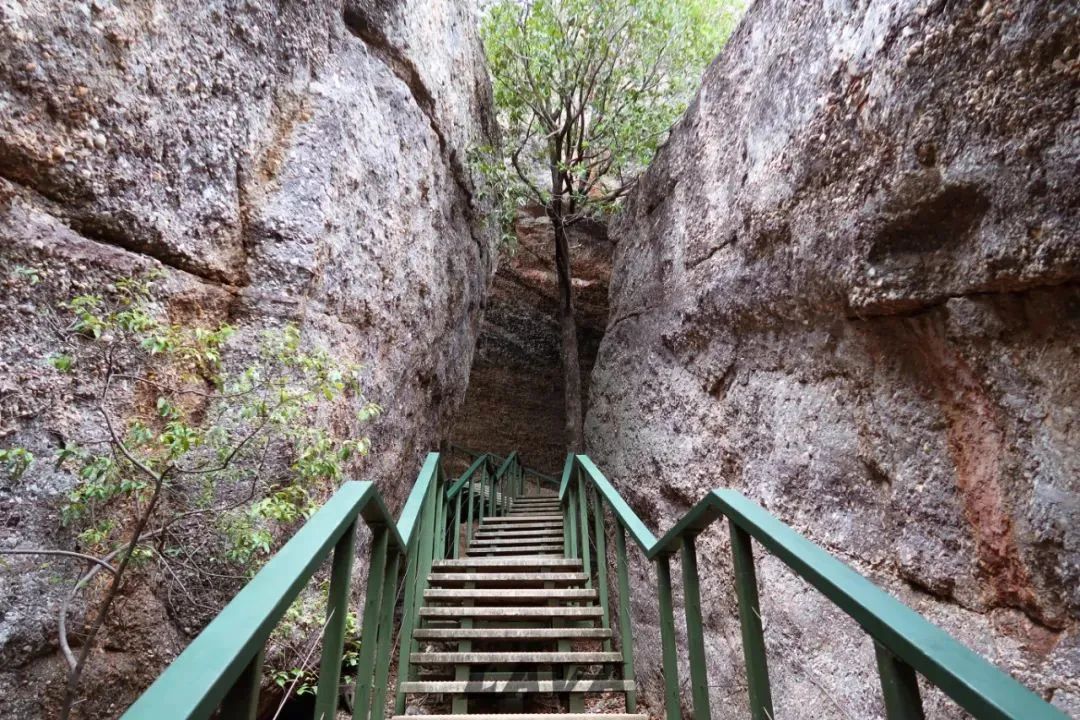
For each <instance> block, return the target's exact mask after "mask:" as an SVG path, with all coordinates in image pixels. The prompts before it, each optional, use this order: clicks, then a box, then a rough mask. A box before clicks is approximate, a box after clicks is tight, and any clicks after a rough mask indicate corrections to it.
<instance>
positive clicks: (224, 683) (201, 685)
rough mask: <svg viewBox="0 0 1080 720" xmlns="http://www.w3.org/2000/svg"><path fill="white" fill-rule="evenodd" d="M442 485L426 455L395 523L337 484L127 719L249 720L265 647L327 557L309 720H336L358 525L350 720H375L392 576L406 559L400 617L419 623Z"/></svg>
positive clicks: (366, 488) (371, 495) (386, 653)
mask: <svg viewBox="0 0 1080 720" xmlns="http://www.w3.org/2000/svg"><path fill="white" fill-rule="evenodd" d="M440 478H441V470H440V464H439V455H438V453H429V454H428V456H427V458H426V459H425V461H424V465H423V467H422V468H421V470H420V474H419V476H418V477H417V480H416V483H415V484H414V485H413V488H412V491H411V492H410V494H409V497H408V499H407V500H406V503H405V506H404V508H403V509H402V513H401V517H400V519H399V520H398V522H397V523H396V524H395V523H394V522H393V519H392V518H391V517H390V514H389V513H388V512H387V510H386V505H385V504H384V502H383V500H382V497H381V496H380V495H379V493H378V491H377V490H376V489H375V486H374V484H373V483H370V482H347V483H345V484H344V485H342V486H341V488H339V489H338V490H337V492H335V493H334V495H333V496H332V497H331V498H330V499H329V500H328V501H327V502H326V504H325V505H323V507H322V508H321V509H320V510H319V511H318V512H317V513H315V515H313V516H312V517H311V518H310V519H309V520H308V521H307V522H306V523H305V524H304V525H303V527H301V528H300V529H299V530H298V531H297V533H296V534H295V535H294V536H293V537H292V539H290V540H289V541H288V542H287V543H286V544H285V546H284V547H282V548H281V550H279V551H278V552H277V553H276V554H275V555H274V557H272V558H271V559H270V561H269V562H267V564H266V565H265V566H264V567H263V568H262V570H260V571H259V572H258V573H257V574H256V575H255V577H254V578H252V580H251V581H250V582H249V583H248V584H247V585H245V586H244V588H243V589H242V590H241V591H240V592H239V593H238V594H237V595H236V597H235V598H233V600H232V601H231V602H230V603H229V604H228V605H226V606H225V608H224V609H223V610H222V611H221V613H219V614H218V616H217V617H216V618H214V620H213V621H212V622H211V623H210V624H209V625H207V626H206V628H205V629H204V630H203V631H202V632H201V633H200V634H199V636H198V637H196V638H195V640H193V641H192V642H191V644H190V645H188V647H187V648H186V649H185V650H184V651H183V652H182V653H181V654H180V655H179V656H178V657H177V658H176V659H175V660H174V661H173V662H172V663H171V664H170V665H169V667H168V668H166V669H165V672H163V673H162V674H161V676H160V677H158V678H157V680H156V681H155V682H154V683H153V684H152V685H151V686H150V687H149V688H148V689H147V690H146V692H145V693H143V694H142V695H141V696H140V697H139V698H138V699H137V700H136V701H135V703H134V704H133V705H132V706H131V707H130V708H128V710H127V712H125V713H124V715H123V719H124V720H174V719H175V720H181V719H183V720H188V719H200V720H201V719H203V718H209V717H210V716H211V715H212V714H213V713H214V712H215V711H217V710H218V709H219V708H220V711H221V717H223V718H229V719H231V718H243V719H244V720H250V718H253V717H254V714H255V712H256V710H257V708H258V699H259V690H260V685H261V682H260V680H261V676H262V663H263V655H264V650H265V646H266V643H267V640H268V639H269V637H270V634H271V632H273V629H274V627H275V626H276V625H277V623H278V621H280V619H281V617H282V616H283V615H284V614H285V612H286V611H287V610H288V608H289V606H290V605H291V604H292V602H293V601H294V600H295V599H296V598H297V596H299V594H300V592H301V591H302V590H303V589H304V587H305V586H306V585H307V583H308V581H309V580H310V579H311V577H312V575H313V574H314V573H315V571H316V570H317V569H318V567H319V566H320V565H321V564H322V562H323V561H324V560H325V559H326V558H327V557H328V556H329V555H330V554H331V548H333V564H332V568H331V575H330V588H329V596H328V602H327V619H326V624H325V628H324V630H323V652H322V662H321V665H320V669H319V685H318V688H317V691H316V712H315V717H316V718H317V719H319V718H323V719H325V718H333V717H335V716H336V713H337V706H338V698H339V678H340V676H341V663H342V655H343V647H344V641H345V632H346V626H347V616H348V604H349V598H350V592H349V585H350V580H351V574H352V572H351V571H352V562H353V557H354V555H355V541H356V529H357V522H358V519H361V518H362V519H363V520H364V522H365V523H366V524H367V525H368V526H369V527H370V528H371V530H372V543H371V559H370V569H369V573H368V588H367V593H366V596H367V597H366V600H365V603H364V610H363V619H362V625H361V630H362V641H361V651H360V658H359V662H358V666H357V684H356V691H355V693H354V714H353V717H354V718H355V720H368V719H369V718H372V717H380V718H381V717H382V707H383V702H384V698H385V692H386V690H385V688H386V684H387V682H386V681H387V676H388V668H389V665H390V651H391V648H392V639H393V635H394V633H393V610H394V605H395V604H396V598H397V587H398V573H399V571H400V568H401V561H402V559H403V558H404V559H405V567H406V607H407V611H406V612H405V613H404V615H405V619H406V620H408V618H410V617H415V614H416V607H415V606H416V605H417V603H418V598H419V597H421V596H422V590H421V591H420V593H417V592H416V585H417V584H419V580H418V579H419V578H426V577H427V570H421V567H418V566H424V565H425V564H426V566H427V567H428V568H430V562H431V555H432V554H433V553H434V551H435V547H434V543H433V538H431V537H430V536H429V537H428V538H427V540H428V542H427V543H426V544H425V538H424V532H423V530H424V529H425V528H427V527H428V526H430V524H431V520H432V518H433V516H434V515H436V514H437V513H436V512H435V511H436V505H437V503H436V502H435V498H436V491H437V490H438V486H439V482H440ZM425 561H426V563H425ZM410 591H411V592H410ZM410 604H411V607H410Z"/></svg>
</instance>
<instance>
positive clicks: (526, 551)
mask: <svg viewBox="0 0 1080 720" xmlns="http://www.w3.org/2000/svg"><path fill="white" fill-rule="evenodd" d="M562 554H563V546H562V543H559V544H558V545H515V546H513V547H487V546H481V547H478V548H471V549H470V550H469V555H480V556H485V555H547V556H558V555H562Z"/></svg>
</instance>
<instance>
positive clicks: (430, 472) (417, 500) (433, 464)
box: [397, 453, 439, 552]
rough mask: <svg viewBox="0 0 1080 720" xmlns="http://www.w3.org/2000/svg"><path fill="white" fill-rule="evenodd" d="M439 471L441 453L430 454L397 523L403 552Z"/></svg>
mask: <svg viewBox="0 0 1080 720" xmlns="http://www.w3.org/2000/svg"><path fill="white" fill-rule="evenodd" d="M438 469H439V453H428V455H427V458H425V459H424V465H423V467H421V468H420V474H419V475H417V476H416V482H415V483H413V488H412V491H411V492H410V493H409V497H408V499H407V500H406V501H405V507H403V508H402V509H401V517H400V518H398V521H397V531H398V535H399V537H400V541H399V543H398V549H399V550H401V551H402V552H404V551H405V548H406V546H408V544H409V541H410V540H411V539H412V534H413V533H414V532H415V531H416V525H417V521H418V519H419V518H420V511H421V510H422V509H423V505H424V501H425V500H426V498H427V496H428V491H429V489H430V488H431V485H432V483H434V482H435V478H436V477H437V476H438Z"/></svg>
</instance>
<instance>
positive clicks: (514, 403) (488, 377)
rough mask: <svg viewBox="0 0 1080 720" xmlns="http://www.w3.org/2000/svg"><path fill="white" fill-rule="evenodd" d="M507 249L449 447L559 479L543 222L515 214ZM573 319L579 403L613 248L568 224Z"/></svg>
mask: <svg viewBox="0 0 1080 720" xmlns="http://www.w3.org/2000/svg"><path fill="white" fill-rule="evenodd" d="M515 235H516V245H515V247H514V248H513V249H512V250H510V251H508V252H506V253H504V255H505V256H504V257H503V259H502V261H501V262H500V263H499V268H498V271H497V272H496V273H495V278H494V281H493V283H492V288H491V297H490V299H489V302H488V306H487V308H486V309H485V311H484V318H483V322H482V323H481V329H480V336H479V338H478V340H477V343H476V355H475V356H474V358H473V367H472V370H471V371H470V374H469V387H468V390H467V391H466V393H465V402H464V404H463V405H462V408H461V412H460V413H459V414H458V416H457V418H455V421H454V427H453V429H452V432H451V439H452V440H453V442H454V443H457V444H459V445H461V446H462V447H466V448H469V449H470V450H475V451H490V452H494V453H497V454H507V453H510V452H513V451H515V450H516V451H518V453H519V454H520V456H521V458H522V461H523V462H524V463H525V464H526V465H527V466H528V467H530V468H533V469H535V470H539V471H541V472H543V473H548V474H550V475H553V476H559V475H560V474H561V473H562V466H563V463H564V462H565V461H566V435H565V432H566V431H565V427H566V423H565V420H564V417H565V413H564V410H563V403H564V398H565V393H564V392H563V370H562V361H561V359H560V358H561V349H560V348H561V342H562V340H561V339H560V337H559V325H558V321H557V319H556V318H557V317H558V310H559V303H558V279H557V277H556V275H555V243H554V238H553V234H552V230H551V223H550V222H549V221H548V219H547V217H546V216H544V214H543V211H542V209H540V208H538V207H534V206H529V207H526V208H523V209H522V211H521V212H520V213H519V216H518V219H517V222H516V223H515ZM569 242H570V245H571V252H572V261H571V264H572V269H573V276H574V291H573V292H574V312H575V317H576V319H577V323H578V350H579V352H578V355H579V361H580V362H581V370H582V371H581V376H582V396H583V397H588V381H589V373H590V371H591V369H592V367H593V364H594V363H595V361H596V353H597V350H598V347H599V344H600V338H601V337H603V333H604V327H605V325H606V324H607V291H608V276H609V274H610V272H611V254H612V247H611V244H610V243H609V242H608V239H607V232H606V228H605V227H604V226H603V225H602V224H600V223H595V222H586V221H583V222H579V223H577V224H574V225H571V226H570V230H569Z"/></svg>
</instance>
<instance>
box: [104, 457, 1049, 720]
mask: <svg viewBox="0 0 1080 720" xmlns="http://www.w3.org/2000/svg"><path fill="white" fill-rule="evenodd" d="M720 520H726V521H727V525H728V528H729V532H730V536H731V553H732V561H733V566H734V569H735V588H736V596H737V600H738V607H739V619H740V623H741V626H742V641H743V650H744V657H745V666H746V675H747V685H748V691H749V700H750V703H749V714H750V717H751V718H752V719H753V720H774V719H775V718H778V717H782V716H783V703H782V702H781V704H780V712H777V711H776V710H774V706H773V700H772V695H771V689H770V684H769V672H768V659H767V655H766V649H765V641H764V634H763V631H762V621H761V616H760V608H759V606H758V590H759V588H758V582H757V579H756V572H755V560H754V554H755V553H754V549H755V548H754V546H755V545H756V546H757V547H758V550H759V552H760V551H761V550H764V551H767V552H769V553H772V554H773V555H774V556H776V557H777V558H778V559H780V560H781V561H782V562H784V563H785V564H787V565H788V566H789V567H790V568H791V569H792V570H793V571H794V572H795V573H797V574H798V575H799V576H800V577H802V578H803V579H805V580H806V581H807V582H808V583H810V584H811V585H812V586H813V587H815V588H816V589H817V590H819V591H820V592H821V593H822V594H823V595H824V596H825V597H826V598H828V599H829V600H830V601H831V602H833V603H834V604H835V605H836V606H837V607H839V608H840V609H841V610H843V611H844V612H846V613H847V614H848V615H849V616H851V617H852V618H853V619H854V620H855V621H856V622H858V623H859V624H860V626H861V627H862V628H863V629H864V630H865V631H866V632H867V633H868V634H869V635H870V636H871V637H872V638H873V640H874V646H875V649H876V653H877V666H876V670H877V673H878V676H879V678H880V681H881V689H880V691H881V693H882V696H883V699H884V705H885V711H886V716H887V719H888V720H918V719H920V718H923V717H924V715H923V710H922V701H921V697H920V689H919V682H918V676H919V675H921V676H922V678H923V679H924V680H925V681H926V682H928V683H930V684H932V685H934V686H936V687H938V688H939V689H941V690H942V691H943V692H944V693H945V694H946V695H947V696H948V697H950V698H951V699H952V700H953V701H955V702H956V703H957V704H958V705H959V706H960V707H962V708H964V709H965V710H967V711H968V712H969V713H971V715H972V716H974V717H975V718H977V719H979V720H983V719H986V720H1065V715H1064V714H1063V713H1061V712H1060V711H1058V710H1056V709H1055V708H1053V707H1052V706H1050V705H1049V704H1047V703H1046V702H1044V701H1043V700H1042V699H1041V698H1039V697H1038V696H1037V695H1035V694H1033V693H1031V692H1030V691H1028V690H1027V689H1026V688H1024V687H1023V686H1022V685H1020V684H1019V683H1017V682H1016V681H1015V680H1013V679H1012V678H1011V677H1009V676H1008V675H1006V674H1004V673H1002V672H1001V671H1000V670H998V669H997V668H996V667H994V666H993V665H991V664H990V663H989V662H987V661H986V660H984V659H983V658H981V657H980V656H978V655H976V654H975V653H973V652H971V651H970V650H968V649H967V648H965V647H964V646H962V645H961V644H959V643H958V642H957V641H956V640H954V639H953V638H952V637H950V636H949V635H948V634H946V633H945V632H943V631H942V630H940V629H939V628H937V627H936V626H934V625H932V624H931V623H929V622H928V621H926V620H925V619H924V618H922V617H921V616H920V615H918V614H917V613H915V612H913V611H912V610H910V609H909V608H907V607H906V606H904V605H903V604H901V603H900V602H898V601H897V600H895V599H894V598H893V597H891V596H890V595H888V594H887V593H885V592H883V591H881V590H880V589H878V588H877V587H876V586H874V585H873V584H872V583H871V582H870V581H868V580H867V579H866V578H864V577H862V576H861V575H859V574H858V573H856V572H855V571H854V570H852V569H851V568H849V567H848V566H846V565H844V564H843V563H842V562H840V561H839V560H837V559H836V558H835V557H833V556H832V555H830V554H828V553H827V552H825V551H824V550H822V549H821V548H819V547H818V546H816V545H814V544H813V543H811V542H810V541H808V540H807V539H806V538H803V537H802V536H800V535H799V534H798V533H796V532H795V531H794V530H792V529H791V528H789V527H788V526H786V525H784V524H783V523H782V522H780V521H779V520H777V519H776V518H774V517H773V516H771V515H769V514H768V513H767V512H766V511H765V510H763V509H762V508H761V507H760V506H758V505H756V504H755V503H753V502H752V501H750V500H749V499H747V498H746V497H744V496H743V495H741V494H739V493H737V492H734V491H731V490H723V489H719V490H714V491H712V492H710V493H707V494H706V495H705V497H704V498H703V499H702V500H701V502H700V503H698V504H697V505H696V506H694V507H693V508H691V509H690V510H689V511H688V512H687V513H686V515H685V516H684V517H683V518H682V519H681V520H680V521H679V522H678V523H676V525H675V526H674V527H673V528H671V529H670V530H669V531H668V532H667V533H666V534H665V535H664V536H663V537H661V538H657V537H656V536H655V535H653V533H652V532H651V531H650V530H649V529H648V528H647V527H646V526H645V525H644V524H643V523H642V522H641V520H640V518H638V516H637V515H636V514H635V513H634V511H633V510H632V509H631V508H630V507H629V505H628V504H627V503H626V501H625V500H624V499H623V497H622V496H621V495H620V494H619V493H618V491H617V490H615V488H614V487H613V486H612V484H611V483H610V482H609V481H608V480H607V478H605V477H604V476H603V474H602V473H601V472H600V471H599V469H598V468H597V467H596V466H595V465H594V464H593V462H592V461H591V460H590V459H589V458H588V457H587V456H585V455H570V456H568V457H567V460H566V464H565V466H564V469H563V473H562V477H561V478H553V477H548V476H545V475H543V474H541V473H538V472H535V471H532V470H529V469H528V468H526V467H524V466H523V465H522V464H521V462H520V461H519V459H518V457H517V455H516V453H514V454H511V455H510V456H509V457H506V458H503V457H498V456H496V455H492V454H476V453H472V462H471V465H469V467H468V469H467V470H466V471H465V472H464V473H463V474H462V475H461V476H460V477H458V478H456V479H453V480H451V479H449V478H447V476H446V473H445V472H444V469H443V463H442V460H441V458H440V456H439V455H438V454H435V453H432V454H430V455H428V457H427V459H426V461H425V462H424V465H423V468H422V469H421V471H420V474H419V477H418V478H417V481H416V483H415V485H414V486H413V489H412V491H411V493H410V495H409V497H408V500H407V501H406V503H405V506H404V508H403V509H402V512H401V516H400V518H399V519H398V520H397V522H396V523H395V522H393V521H392V520H391V518H390V516H389V514H388V512H387V510H386V508H385V506H384V504H383V501H382V499H381V497H380V496H379V494H378V492H377V491H376V490H375V488H374V486H373V485H372V484H371V483H362V482H350V483H346V484H345V485H344V486H343V487H342V488H341V489H340V490H339V491H338V492H337V493H336V494H335V495H334V496H333V497H332V498H331V499H330V500H329V501H328V502H327V503H326V505H325V506H324V507H323V508H322V509H321V510H320V511H319V512H318V513H316V514H315V515H314V516H313V517H312V518H311V519H310V520H309V521H308V522H307V523H306V524H305V525H304V526H303V527H302V528H301V529H300V530H299V531H298V532H297V533H296V535H295V536H294V537H293V538H292V539H291V540H290V541H289V542H288V543H287V544H286V545H285V547H283V548H282V549H281V551H279V552H278V553H277V554H276V555H275V556H274V557H273V558H272V559H271V560H270V562H269V563H267V565H266V566H265V567H264V568H263V569H262V570H261V571H260V572H259V573H258V574H257V575H256V576H255V578H254V579H253V580H252V581H251V582H250V583H249V584H248V585H247V586H246V587H245V588H244V589H243V590H242V591H241V592H240V593H239V594H238V595H237V596H236V598H234V599H233V601H232V602H230V603H229V605H228V606H226V607H225V609H224V610H222V612H221V613H220V614H219V615H218V617H217V618H215V619H214V620H213V621H212V622H211V623H210V624H209V625H208V626H207V627H206V629H205V630H204V631H203V632H202V633H201V634H200V635H199V636H198V637H197V638H196V639H195V640H194V641H193V642H192V643H191V645H189V646H188V648H187V649H186V650H185V651H184V652H183V653H182V654H181V655H180V656H179V657H177V658H176V660H175V661H174V662H173V663H172V664H171V665H170V666H169V667H168V668H167V669H166V671H165V672H164V673H163V674H162V675H161V676H160V677H159V678H158V679H157V681H156V682H155V683H154V684H153V685H152V686H151V687H150V688H149V689H148V690H147V691H146V692H145V693H144V694H143V695H142V696H141V697H140V698H139V699H138V700H137V701H136V702H135V704H133V705H132V706H131V708H129V709H128V711H127V713H126V714H125V715H124V716H123V717H124V718H125V719H126V720H171V719H173V718H177V719H179V718H210V717H222V718H227V719H230V720H232V719H234V718H238V719H243V720H255V719H256V717H257V716H258V708H259V697H260V691H261V680H262V662H263V653H264V648H265V646H266V643H267V641H268V639H269V636H270V633H271V632H272V631H273V628H274V627H275V625H276V624H277V623H278V621H279V620H280V619H281V617H282V616H283V615H284V614H285V612H286V610H287V609H288V608H289V606H290V604H291V603H292V602H293V600H295V599H296V597H297V596H298V595H299V594H300V592H301V591H302V590H303V589H304V587H305V586H306V584H307V583H308V581H309V580H310V579H311V577H312V576H313V575H314V574H315V572H316V571H317V569H318V568H319V566H320V565H321V564H322V563H323V562H324V561H325V560H327V559H329V560H330V562H331V571H330V584H329V600H328V606H327V619H326V624H325V630H324V634H323V648H322V657H321V664H320V666H319V684H318V690H317V695H316V703H315V712H314V719H315V720H331V719H333V718H338V717H346V716H347V715H346V714H345V713H344V711H343V710H342V709H341V698H342V695H343V692H342V691H343V688H342V687H341V676H342V649H343V646H344V641H345V633H346V629H347V627H348V623H347V622H346V617H347V610H348V608H349V603H350V598H351V591H350V586H351V581H352V576H353V561H354V558H355V556H356V542H357V540H356V538H357V533H358V530H359V529H360V525H361V524H363V525H365V526H367V528H368V529H369V532H370V539H369V547H370V552H369V556H368V572H367V586H366V593H365V600H364V605H363V611H362V618H361V627H360V631H359V632H360V635H361V637H360V641H361V646H360V653H359V655H360V657H359V663H358V667H357V673H356V681H355V687H354V688H353V693H352V698H353V702H352V717H353V718H354V720H368V719H370V718H385V717H388V716H392V717H393V720H404V718H405V717H406V716H407V715H406V708H407V707H409V706H410V705H418V706H422V707H423V708H424V712H425V713H431V712H434V713H435V714H434V715H432V714H427V715H426V717H427V718H428V719H429V720H448V719H449V718H450V717H455V718H465V719H466V720H584V718H585V716H586V715H602V716H604V717H607V718H612V719H614V720H645V718H647V717H648V716H647V715H644V714H639V713H638V698H637V686H636V684H635V672H634V657H633V646H634V635H633V621H632V618H631V615H630V607H629V598H630V594H631V592H632V590H631V588H630V582H629V566H628V558H627V553H628V544H627V542H626V536H627V535H629V536H630V537H631V539H632V540H633V541H634V544H635V545H636V546H637V547H638V549H639V550H640V551H641V553H642V554H643V556H644V557H645V558H646V559H647V560H648V561H650V562H652V563H653V565H654V567H655V571H656V596H657V600H658V610H659V616H660V635H661V638H660V640H661V647H662V655H663V683H664V688H665V690H664V696H663V706H664V713H663V714H664V716H665V717H666V718H667V720H675V719H676V718H680V717H683V716H687V717H692V718H694V720H706V719H707V718H709V717H710V716H711V708H710V704H709V692H708V679H707V677H706V667H707V664H706V657H705V647H704V636H703V628H702V619H701V598H700V590H699V580H698V565H697V555H696V550H695V537H696V536H697V535H698V534H699V533H700V532H702V531H703V530H704V529H706V528H707V527H708V526H710V525H711V524H712V523H713V522H717V521H720ZM609 544H610V545H611V546H612V548H611V552H610V553H609V549H608V548H609ZM675 555H678V556H679V557H680V559H681V562H680V565H681V570H682V591H683V592H682V595H683V600H684V608H683V610H684V615H685V618H686V638H687V639H686V643H685V646H684V647H679V645H678V643H677V642H676V633H675V608H674V601H673V597H674V593H673V591H672V583H673V581H672V575H671V559H672V557H673V556H675ZM611 569H614V578H610V577H609V572H610V570H611ZM612 579H614V586H612V583H611V581H612ZM637 590H638V591H639V592H642V591H643V590H641V589H637ZM613 591H614V592H613ZM395 644H396V646H397V663H396V666H395V664H394V663H393V655H394V652H393V651H394V647H395ZM680 652H683V653H685V654H686V656H687V658H688V660H689V668H690V678H689V680H690V683H689V685H690V690H691V698H692V703H691V704H690V705H689V706H688V707H686V708H684V707H683V706H682V704H681V701H680V695H679V688H680V684H679V668H678V658H679V654H680ZM394 670H396V673H395V674H393V675H392V671H394ZM392 677H394V678H395V682H394V683H391V678H392ZM390 692H392V693H393V700H392V703H390V702H388V698H387V694H388V693H390ZM611 696H615V697H617V698H618V700H619V702H618V703H617V704H618V705H622V708H621V709H624V710H625V712H612V710H611V708H612V707H613V706H614V705H615V703H613V702H612V701H611ZM410 701H411V702H410ZM391 705H392V708H391V707H390V706H391ZM215 713H218V714H215Z"/></svg>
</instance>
